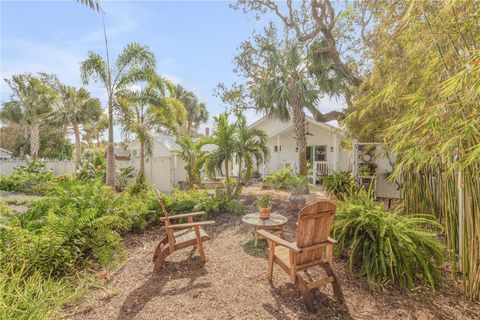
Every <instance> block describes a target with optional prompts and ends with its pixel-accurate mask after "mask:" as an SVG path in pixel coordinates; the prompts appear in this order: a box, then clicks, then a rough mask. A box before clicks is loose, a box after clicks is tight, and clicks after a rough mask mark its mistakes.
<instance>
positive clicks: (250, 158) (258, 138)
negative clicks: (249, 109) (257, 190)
mask: <svg viewBox="0 0 480 320" xmlns="http://www.w3.org/2000/svg"><path fill="white" fill-rule="evenodd" d="M236 126H237V128H238V129H237V138H236V143H235V145H236V147H235V160H236V162H237V163H238V176H237V185H236V187H235V194H239V193H240V191H241V188H242V185H243V183H244V182H245V181H246V180H248V179H250V178H251V177H252V174H253V169H254V167H255V164H256V165H257V167H258V166H259V165H260V164H261V163H262V162H265V161H267V160H268V158H269V157H270V151H269V150H268V147H267V140H268V135H267V134H266V133H265V131H263V130H260V129H256V128H249V127H248V125H247V120H246V119H245V117H244V116H243V115H242V114H241V113H237V121H236ZM242 164H244V165H245V180H243V179H242V175H241V172H242Z"/></svg>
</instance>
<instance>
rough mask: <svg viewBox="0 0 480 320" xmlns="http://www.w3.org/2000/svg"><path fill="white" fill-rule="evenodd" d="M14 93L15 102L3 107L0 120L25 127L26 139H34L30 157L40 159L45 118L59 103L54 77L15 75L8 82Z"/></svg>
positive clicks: (31, 141) (45, 75) (7, 103)
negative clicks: (56, 100) (55, 102)
mask: <svg viewBox="0 0 480 320" xmlns="http://www.w3.org/2000/svg"><path fill="white" fill-rule="evenodd" d="M5 81H6V82H7V84H8V86H9V87H10V89H11V90H12V92H13V95H12V100H11V101H8V102H6V103H4V104H3V105H2V110H1V111H0V120H2V121H3V122H7V123H16V124H20V125H21V126H22V127H23V128H24V134H25V140H27V137H28V138H29V140H30V157H31V158H32V159H37V157H38V152H39V149H40V125H41V123H42V121H41V120H42V116H43V115H45V114H46V113H48V112H49V111H50V109H51V105H52V103H53V102H54V100H55V92H54V90H53V89H52V88H51V86H50V85H51V82H52V76H50V75H47V74H44V73H40V74H38V76H33V75H32V74H30V73H24V74H17V75H13V76H12V78H11V79H5Z"/></svg>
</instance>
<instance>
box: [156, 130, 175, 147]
mask: <svg viewBox="0 0 480 320" xmlns="http://www.w3.org/2000/svg"><path fill="white" fill-rule="evenodd" d="M153 136H154V137H155V140H157V141H158V142H160V143H162V144H163V145H164V146H165V148H167V149H168V150H170V151H173V150H180V146H179V145H178V143H177V142H176V139H175V137H174V136H172V135H171V134H168V133H163V132H160V133H154V134H153Z"/></svg>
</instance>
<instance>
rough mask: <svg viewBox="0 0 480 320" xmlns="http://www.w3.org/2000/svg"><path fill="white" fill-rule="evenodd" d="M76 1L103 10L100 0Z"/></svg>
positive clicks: (93, 8)
mask: <svg viewBox="0 0 480 320" xmlns="http://www.w3.org/2000/svg"><path fill="white" fill-rule="evenodd" d="M75 1H77V2H79V3H81V4H83V5H85V6H87V7H89V8H90V9H92V10H96V11H102V8H101V7H100V1H99V0H75Z"/></svg>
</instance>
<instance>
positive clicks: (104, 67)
mask: <svg viewBox="0 0 480 320" xmlns="http://www.w3.org/2000/svg"><path fill="white" fill-rule="evenodd" d="M155 66H156V61H155V56H154V54H153V53H152V52H151V51H150V49H149V48H148V47H146V46H142V45H140V44H138V43H135V42H133V43H130V44H128V45H127V46H126V47H125V48H124V49H123V51H122V52H121V53H120V54H119V56H118V57H117V59H116V60H115V62H113V63H112V64H110V60H109V56H108V48H107V60H105V59H103V58H102V57H101V56H100V55H99V54H97V53H93V52H89V54H88V57H87V59H86V60H85V61H83V62H82V64H81V68H80V70H81V76H82V80H83V82H84V84H88V82H89V80H93V81H95V82H98V83H100V84H101V85H102V86H103V87H104V88H105V90H106V93H107V103H108V121H109V123H108V145H107V167H106V171H107V172H106V184H107V185H111V186H112V187H113V186H114V185H115V155H114V137H113V116H114V110H115V108H116V107H117V106H118V98H119V97H121V96H122V95H125V93H126V91H127V90H129V89H130V87H131V86H132V85H134V84H137V83H139V82H142V81H147V80H148V79H149V76H150V75H152V74H153V73H154V71H153V70H154V69H155Z"/></svg>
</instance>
